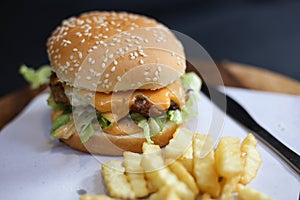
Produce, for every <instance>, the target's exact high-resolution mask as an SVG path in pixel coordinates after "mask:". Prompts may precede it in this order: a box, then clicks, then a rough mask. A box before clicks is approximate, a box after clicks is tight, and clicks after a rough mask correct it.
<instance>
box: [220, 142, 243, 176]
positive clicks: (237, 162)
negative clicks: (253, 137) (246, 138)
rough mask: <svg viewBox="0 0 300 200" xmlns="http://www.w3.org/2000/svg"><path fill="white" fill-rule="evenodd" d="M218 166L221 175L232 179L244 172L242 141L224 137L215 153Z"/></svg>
mask: <svg viewBox="0 0 300 200" xmlns="http://www.w3.org/2000/svg"><path fill="white" fill-rule="evenodd" d="M215 159H216V166H217V171H218V173H219V175H221V176H222V177H225V178H232V177H235V176H238V175H240V173H241V172H242V171H243V162H242V158H241V151H240V139H239V138H233V137H222V138H221V139H220V141H219V144H218V146H217V149H216V153H215Z"/></svg>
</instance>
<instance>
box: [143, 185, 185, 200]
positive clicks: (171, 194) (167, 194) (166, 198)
mask: <svg viewBox="0 0 300 200" xmlns="http://www.w3.org/2000/svg"><path fill="white" fill-rule="evenodd" d="M162 199H163V200H180V198H179V197H178V195H177V193H176V191H175V189H174V188H172V187H169V186H163V187H162V188H161V189H160V190H159V191H158V192H156V193H153V194H152V195H151V196H150V197H149V200H162Z"/></svg>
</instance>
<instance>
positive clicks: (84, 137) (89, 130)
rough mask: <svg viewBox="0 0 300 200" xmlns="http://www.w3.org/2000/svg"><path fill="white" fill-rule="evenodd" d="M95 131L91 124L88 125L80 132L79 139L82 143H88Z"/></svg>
mask: <svg viewBox="0 0 300 200" xmlns="http://www.w3.org/2000/svg"><path fill="white" fill-rule="evenodd" d="M94 133H95V130H94V128H93V125H92V124H89V125H88V126H87V127H86V128H85V129H83V130H82V131H80V138H81V141H82V142H83V143H85V142H86V141H88V140H89V139H90V137H91V136H92V135H94Z"/></svg>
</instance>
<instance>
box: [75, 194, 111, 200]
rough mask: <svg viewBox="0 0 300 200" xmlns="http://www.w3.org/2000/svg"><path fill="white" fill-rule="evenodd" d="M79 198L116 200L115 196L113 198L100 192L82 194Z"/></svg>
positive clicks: (83, 199) (85, 199)
mask: <svg viewBox="0 0 300 200" xmlns="http://www.w3.org/2000/svg"><path fill="white" fill-rule="evenodd" d="M79 199H80V200H115V199H114V198H111V197H109V196H106V195H104V194H98V195H91V194H84V195H81V196H80V198H79Z"/></svg>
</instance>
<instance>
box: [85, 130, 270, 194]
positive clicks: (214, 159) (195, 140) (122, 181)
mask: <svg viewBox="0 0 300 200" xmlns="http://www.w3.org/2000/svg"><path fill="white" fill-rule="evenodd" d="M187 138H188V139H187ZM188 140H190V141H191V142H192V143H190V142H189V141H188ZM181 141H183V143H182V144H181ZM213 145H214V142H213V139H212V137H211V136H210V135H203V134H193V133H191V132H190V131H189V130H187V129H178V130H177V133H176V135H175V136H174V138H173V139H172V140H171V141H170V144H169V145H168V146H167V147H166V148H165V152H163V151H162V149H161V148H160V147H159V146H158V145H153V144H148V143H144V144H143V154H137V153H132V152H124V167H123V166H122V161H121V160H119V161H109V162H107V163H104V164H103V165H102V174H103V177H104V182H105V185H106V188H107V191H108V193H109V195H110V196H111V197H108V196H106V195H87V194H86V195H82V196H81V197H80V200H112V199H113V198H121V199H133V198H145V197H147V196H148V197H149V198H148V199H150V200H158V199H166V200H177V199H178V200H179V199H187V200H189V199H190V200H193V199H196V197H197V196H198V195H199V193H200V195H201V196H200V199H201V200H212V199H218V200H231V199H232V198H233V197H234V196H235V194H237V198H238V199H239V200H256V199H259V200H271V198H269V197H267V196H266V195H264V194H262V193H260V192H258V191H256V190H254V189H251V188H246V187H245V185H246V184H248V183H250V182H251V181H252V180H253V178H255V176H256V175H257V172H258V169H259V167H260V165H261V162H262V160H261V157H260V153H259V152H258V150H257V149H256V146H257V140H256V139H255V137H254V136H253V135H252V134H249V135H248V136H247V137H246V138H245V139H244V140H243V142H242V144H240V140H239V139H238V138H233V137H222V138H221V139H220V141H219V143H218V145H217V147H216V149H215V150H214V149H213Z"/></svg>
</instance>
